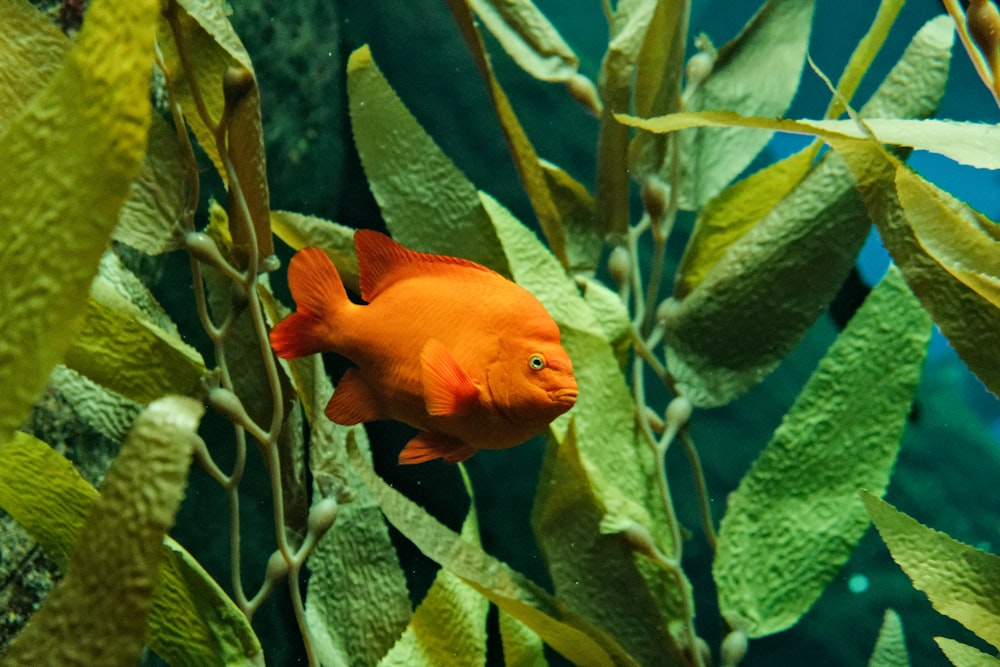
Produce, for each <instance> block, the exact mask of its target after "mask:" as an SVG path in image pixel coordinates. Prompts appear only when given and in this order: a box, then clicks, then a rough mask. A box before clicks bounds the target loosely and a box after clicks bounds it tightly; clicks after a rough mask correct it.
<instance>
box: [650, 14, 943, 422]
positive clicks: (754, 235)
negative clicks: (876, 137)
mask: <svg viewBox="0 0 1000 667" xmlns="http://www.w3.org/2000/svg"><path fill="white" fill-rule="evenodd" d="M945 29H948V30H950V28H949V27H948V25H947V24H946V23H942V22H941V21H938V20H934V21H931V22H929V23H928V24H927V25H925V26H924V27H923V28H921V30H920V31H919V32H918V33H917V34H916V35H915V36H914V38H913V40H911V42H910V45H909V46H908V47H907V49H906V51H905V52H904V54H903V57H902V58H901V59H900V61H899V62H898V63H897V64H896V65H895V66H894V67H893V69H892V71H890V73H889V75H888V76H887V77H886V78H885V80H884V81H883V83H882V85H881V86H879V89H878V90H877V91H876V93H875V94H874V95H873V96H872V98H871V99H870V100H869V101H868V103H867V104H865V106H864V107H863V108H862V110H861V114H862V116H865V115H876V116H883V117H886V116H895V115H899V114H903V115H916V116H926V115H928V114H930V113H932V112H933V111H934V108H935V105H936V104H937V101H938V100H939V99H940V97H941V95H942V94H943V92H944V86H945V83H946V82H947V73H948V63H949V61H950V46H951V39H950V35H951V33H950V32H944V30H945ZM915 70H919V76H917V75H915V74H914V71H915ZM914 82H919V84H920V85H921V86H926V87H921V88H919V90H920V94H916V93H915V89H914ZM716 113H720V114H722V113H724V112H716ZM666 118H672V117H666ZM828 140H831V139H829V138H828ZM845 141H850V142H855V143H857V142H859V141H861V140H858V139H850V140H845ZM856 176H857V174H855V173H853V167H852V163H851V161H850V160H848V161H847V163H846V164H845V161H844V158H843V157H842V156H840V155H838V154H836V153H835V152H833V151H831V152H828V153H827V154H826V155H825V156H824V157H823V158H822V159H821V160H820V161H819V162H818V163H817V164H816V165H815V166H814V167H813V168H812V169H811V170H810V171H809V173H808V174H807V175H806V177H805V178H803V179H802V180H801V181H800V182H799V183H798V185H797V186H796V187H794V188H793V189H792V190H791V191H790V192H789V193H788V194H787V195H786V196H785V197H784V198H783V199H782V200H781V201H780V202H778V204H777V205H776V206H775V207H774V208H773V209H772V210H771V211H770V212H769V213H768V214H767V215H766V216H765V218H764V219H763V220H761V221H760V222H759V223H757V224H756V225H754V226H753V228H752V229H751V230H750V231H748V232H746V233H745V234H743V235H742V236H740V237H739V238H738V239H737V240H736V241H735V242H734V243H732V245H730V246H729V247H728V248H727V249H725V252H723V253H722V255H721V257H719V258H718V260H717V261H715V263H714V264H713V265H712V266H711V268H709V270H708V271H707V273H706V274H705V277H704V278H703V279H702V281H701V282H700V283H698V285H697V286H696V287H695V288H694V289H693V290H692V291H691V292H690V293H689V294H687V295H686V296H685V297H684V298H683V299H673V300H671V301H669V302H668V303H667V304H665V306H664V310H663V311H662V312H663V313H664V315H665V324H666V325H667V336H666V338H667V343H668V346H667V367H668V369H669V371H670V372H671V374H672V375H673V376H674V377H675V378H676V380H677V383H678V386H679V387H680V389H681V391H682V393H684V395H685V396H687V397H688V398H689V399H690V400H691V401H692V402H693V403H694V404H696V405H700V406H715V405H722V404H725V403H727V402H728V401H730V400H732V399H733V398H735V397H736V396H738V395H740V394H741V393H742V392H744V391H746V390H747V389H748V388H750V387H752V386H753V385H754V384H756V383H757V382H760V380H762V379H763V378H764V377H765V376H766V375H767V374H768V373H770V371H771V370H772V369H773V368H774V367H775V366H776V365H777V364H778V363H779V362H780V361H781V360H782V359H784V358H785V356H786V355H787V354H788V353H789V352H790V351H791V350H792V349H793V348H794V346H795V345H796V344H797V343H798V342H799V340H801V338H802V336H803V335H805V332H806V331H807V330H808V329H809V327H810V326H812V324H813V323H814V322H815V321H816V318H817V317H819V315H820V314H821V313H822V312H823V311H824V310H826V308H827V306H828V304H829V303H830V300H831V299H832V298H833V296H834V295H835V294H836V292H837V290H838V289H839V288H840V286H841V284H842V282H843V280H844V278H845V277H846V275H847V273H848V271H849V270H850V268H851V267H852V266H853V264H854V260H855V257H856V255H857V253H858V251H859V250H860V248H861V247H862V245H863V244H864V242H865V240H866V239H867V238H868V233H869V230H870V226H871V223H870V220H872V219H876V220H877V219H879V218H878V215H877V214H875V213H872V212H871V211H870V210H867V208H868V207H866V206H865V204H864V203H863V201H862V198H859V196H858V194H857V188H856V183H857V182H858V179H856ZM733 187H734V188H737V189H739V188H741V184H737V185H735V186H733ZM779 187H780V186H779ZM890 187H891V188H893V189H894V188H895V186H894V185H890ZM720 196H721V197H727V194H723V195H720ZM744 199H745V197H744ZM866 213H868V215H867V216H866ZM702 229H703V230H705V231H706V233H708V232H714V231H715V230H714V229H712V228H711V227H708V226H705V225H703V226H702ZM701 242H702V243H706V244H707V239H706V240H703V241H701ZM706 260H707V261H711V255H706ZM904 273H905V270H904ZM918 296H919V293H918Z"/></svg>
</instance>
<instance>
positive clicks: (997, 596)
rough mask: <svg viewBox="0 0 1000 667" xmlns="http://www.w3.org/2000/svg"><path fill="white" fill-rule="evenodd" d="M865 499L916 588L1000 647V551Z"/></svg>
mask: <svg viewBox="0 0 1000 667" xmlns="http://www.w3.org/2000/svg"><path fill="white" fill-rule="evenodd" d="M862 500H864V503H865V507H867V508H868V513H869V514H870V515H871V518H872V522H873V523H874V524H875V527H876V528H878V532H879V535H881V536H882V539H883V540H884V541H885V543H886V546H888V547H889V551H890V552H891V553H892V558H893V560H895V561H896V563H898V564H899V566H900V567H901V568H903V571H904V572H906V574H907V575H908V576H909V577H910V579H911V580H912V581H913V586H914V588H916V589H918V590H921V591H923V592H924V593H925V594H926V595H927V597H928V598H929V599H930V601H931V604H933V605H934V608H935V609H937V610H938V611H939V612H941V613H942V614H944V615H945V616H948V617H950V618H953V619H955V620H956V621H958V622H959V623H961V624H962V625H964V626H965V627H966V628H968V629H969V630H971V631H972V632H975V633H976V634H977V635H979V636H980V637H981V638H982V639H984V640H986V641H987V642H989V643H990V644H992V645H993V646H994V647H998V648H1000V556H996V555H994V554H991V553H988V552H986V551H980V550H979V549H976V548H974V547H970V546H969V545H967V544H962V543H961V542H959V541H958V540H955V539H952V538H951V537H949V536H948V535H945V534H944V533H942V532H939V531H936V530H934V529H932V528H928V527H927V526H924V525H922V524H921V523H919V522H918V521H917V520H916V519H914V518H912V517H910V516H907V515H906V514H903V513H902V512H900V511H899V510H897V509H896V508H895V507H893V506H892V505H890V504H889V503H887V502H885V501H883V500H880V499H878V498H877V497H875V496H873V495H871V494H870V493H862Z"/></svg>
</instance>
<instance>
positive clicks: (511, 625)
mask: <svg viewBox="0 0 1000 667" xmlns="http://www.w3.org/2000/svg"><path fill="white" fill-rule="evenodd" d="M500 641H501V643H502V644H503V660H504V665H505V666H506V667H549V661H548V660H546V658H545V644H544V642H542V639H541V637H539V636H538V635H537V634H536V633H535V632H534V631H533V630H532V629H531V628H529V627H528V626H526V625H525V624H524V623H522V622H521V621H519V620H517V619H516V618H514V617H513V616H511V615H510V614H508V613H507V612H505V611H501V612H500Z"/></svg>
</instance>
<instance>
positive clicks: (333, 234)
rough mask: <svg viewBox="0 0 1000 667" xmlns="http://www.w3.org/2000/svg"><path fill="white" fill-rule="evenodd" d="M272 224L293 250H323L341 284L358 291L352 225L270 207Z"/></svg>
mask: <svg viewBox="0 0 1000 667" xmlns="http://www.w3.org/2000/svg"><path fill="white" fill-rule="evenodd" d="M271 227H272V228H273V229H274V233H275V234H277V235H278V238H280V239H281V240H282V241H284V242H285V243H287V244H288V245H290V246H292V247H293V248H294V249H296V250H301V249H302V248H305V247H306V246H316V247H318V248H322V249H323V250H324V251H326V254H327V255H329V256H330V259H331V260H333V263H334V264H335V265H336V267H337V272H338V273H340V277H341V278H342V279H343V281H344V284H345V285H347V287H348V288H349V289H351V290H353V291H354V292H355V293H357V294H360V293H361V290H360V287H359V280H358V258H357V256H356V255H355V254H354V229H352V228H351V227H347V226H346V225H341V224H339V223H336V222H331V221H329V220H324V219H323V218H318V217H316V216H314V215H302V214H301V213H292V212H291V211H271Z"/></svg>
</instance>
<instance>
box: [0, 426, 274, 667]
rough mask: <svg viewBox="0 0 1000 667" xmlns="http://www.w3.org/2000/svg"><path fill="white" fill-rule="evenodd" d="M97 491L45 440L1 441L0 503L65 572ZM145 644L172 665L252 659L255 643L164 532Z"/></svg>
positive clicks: (198, 666)
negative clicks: (157, 579) (160, 561)
mask: <svg viewBox="0 0 1000 667" xmlns="http://www.w3.org/2000/svg"><path fill="white" fill-rule="evenodd" d="M99 498H100V494H98V492H97V491H96V490H95V489H94V488H93V487H92V486H90V484H88V483H87V482H86V481H84V480H83V478H82V477H80V474H79V473H78V472H77V471H76V469H75V468H73V466H72V464H71V463H70V462H69V461H68V460H67V459H66V458H65V457H63V456H61V455H60V454H58V453H57V452H56V451H55V450H53V449H52V448H51V447H49V446H48V445H47V444H45V443H44V442H41V441H40V440H37V439H35V438H33V437H31V436H29V435H26V434H23V433H18V434H17V435H16V436H15V438H14V439H13V440H11V441H10V442H8V443H6V444H4V445H0V507H3V509H4V510H5V511H7V512H8V513H9V514H10V515H11V516H13V517H14V519H15V520H16V521H17V522H18V523H19V524H20V525H21V526H22V527H24V528H25V530H27V531H28V533H29V534H30V535H31V536H32V537H33V538H34V539H35V540H36V541H37V542H38V543H39V545H40V546H41V547H42V549H43V550H44V551H45V553H46V555H48V556H49V557H50V558H52V559H53V560H54V561H55V562H56V564H57V565H58V566H59V568H60V569H61V570H63V571H65V570H66V567H67V562H68V560H69V554H70V552H71V551H72V549H73V545H74V544H76V543H77V541H78V540H79V539H80V537H81V535H83V534H84V533H83V531H84V523H85V521H86V520H87V516H88V515H89V514H90V512H91V510H92V508H93V507H94V505H95V503H97V501H98V499H99ZM161 550H162V554H161V558H162V564H161V565H160V570H159V581H158V583H157V589H156V592H155V593H154V595H153V601H152V608H151V609H150V611H149V625H148V630H147V631H146V634H145V641H146V642H147V643H148V644H149V646H150V647H152V649H153V650H154V651H156V653H157V654H158V655H160V657H162V658H163V659H164V660H167V661H168V662H169V663H170V664H184V665H192V666H195V667H202V666H204V667H213V666H223V665H225V666H226V667H236V666H237V665H252V664H256V663H257V661H258V659H259V658H260V655H261V647H260V643H259V642H258V641H257V637H256V635H255V634H254V632H253V630H252V629H251V628H250V625H249V623H248V622H247V620H246V618H245V617H244V616H243V614H242V613H241V612H240V610H239V609H238V608H237V607H236V605H235V604H234V603H233V602H232V600H230V599H229V597H228V596H227V595H226V594H225V593H224V592H223V591H222V589H221V588H220V587H219V586H218V584H216V583H215V581H214V580H212V578H211V577H210V576H209V575H208V573H206V572H205V571H204V570H203V569H202V568H201V566H200V565H198V564H197V562H195V560H194V559H193V558H192V557H191V556H190V555H189V554H188V553H187V552H186V551H185V550H184V549H183V548H182V547H181V546H180V545H178V544H177V543H175V542H173V540H171V539H170V538H169V537H168V538H166V539H165V540H164V544H163V546H162V548H161Z"/></svg>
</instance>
